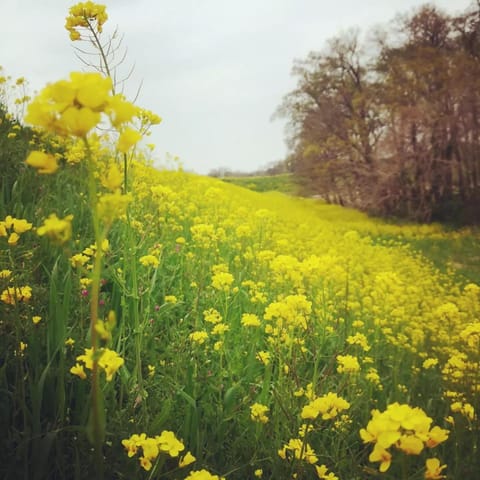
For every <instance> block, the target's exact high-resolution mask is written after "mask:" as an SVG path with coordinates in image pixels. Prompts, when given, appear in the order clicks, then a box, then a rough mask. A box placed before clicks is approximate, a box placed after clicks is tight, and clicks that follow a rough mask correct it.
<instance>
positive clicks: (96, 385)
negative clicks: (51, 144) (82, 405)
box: [84, 138, 105, 479]
mask: <svg viewBox="0 0 480 480" xmlns="http://www.w3.org/2000/svg"><path fill="white" fill-rule="evenodd" d="M84 142H85V145H86V149H87V161H88V195H89V203H90V208H91V212H92V223H93V229H94V234H95V244H96V247H97V248H96V252H95V260H94V264H93V272H92V287H91V299H90V341H91V342H90V343H91V348H92V357H93V358H92V377H91V388H92V404H91V415H92V437H93V446H94V450H95V464H96V468H97V478H98V479H102V478H103V455H102V444H103V436H104V432H103V425H102V420H101V418H102V416H101V412H100V409H101V408H103V407H102V405H101V402H100V382H99V369H98V359H99V352H98V351H97V349H98V333H97V330H96V328H95V326H96V324H97V321H98V303H99V295H100V277H101V274H102V260H103V250H102V242H103V240H104V238H105V233H104V232H102V231H101V228H100V222H99V219H98V215H97V184H96V180H95V176H94V165H93V160H92V152H91V149H90V145H89V143H88V140H87V139H86V138H84Z"/></svg>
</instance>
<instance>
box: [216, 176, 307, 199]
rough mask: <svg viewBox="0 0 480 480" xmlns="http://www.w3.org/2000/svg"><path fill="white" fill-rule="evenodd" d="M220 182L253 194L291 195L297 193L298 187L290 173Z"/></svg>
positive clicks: (226, 178) (228, 179)
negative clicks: (245, 189)
mask: <svg viewBox="0 0 480 480" xmlns="http://www.w3.org/2000/svg"><path fill="white" fill-rule="evenodd" d="M222 180H223V181H224V182H227V183H233V184H234V185H238V186H240V187H245V188H248V189H249V190H253V191H255V192H282V193H286V194H291V195H295V194H296V193H297V192H298V185H297V184H296V182H295V179H294V178H293V175H292V174H290V173H284V174H280V175H265V176H256V177H225V178H222Z"/></svg>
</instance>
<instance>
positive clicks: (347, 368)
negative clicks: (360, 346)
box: [337, 355, 360, 373]
mask: <svg viewBox="0 0 480 480" xmlns="http://www.w3.org/2000/svg"><path fill="white" fill-rule="evenodd" d="M337 361H338V364H339V365H338V367H337V372H338V373H356V372H358V371H360V364H359V363H358V359H357V357H354V356H352V355H337Z"/></svg>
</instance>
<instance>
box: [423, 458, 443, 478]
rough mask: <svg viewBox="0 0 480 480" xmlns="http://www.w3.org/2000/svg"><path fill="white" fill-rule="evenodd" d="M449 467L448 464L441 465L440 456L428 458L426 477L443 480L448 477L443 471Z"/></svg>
mask: <svg viewBox="0 0 480 480" xmlns="http://www.w3.org/2000/svg"><path fill="white" fill-rule="evenodd" d="M445 468H447V466H446V465H441V466H440V460H439V459H438V458H428V459H427V460H426V462H425V469H426V470H425V479H426V480H441V479H442V478H447V477H446V475H442V471H443V470H444V469H445Z"/></svg>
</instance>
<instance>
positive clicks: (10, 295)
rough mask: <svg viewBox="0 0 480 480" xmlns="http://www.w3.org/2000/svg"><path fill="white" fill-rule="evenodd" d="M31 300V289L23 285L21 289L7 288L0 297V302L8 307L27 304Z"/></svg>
mask: <svg viewBox="0 0 480 480" xmlns="http://www.w3.org/2000/svg"><path fill="white" fill-rule="evenodd" d="M31 298H32V287H30V286H28V285H25V286H23V287H8V288H6V289H5V290H3V292H2V293H1V295H0V300H1V301H2V302H3V303H6V304H8V305H17V303H21V302H24V303H28V301H29V300H30V299H31Z"/></svg>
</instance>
